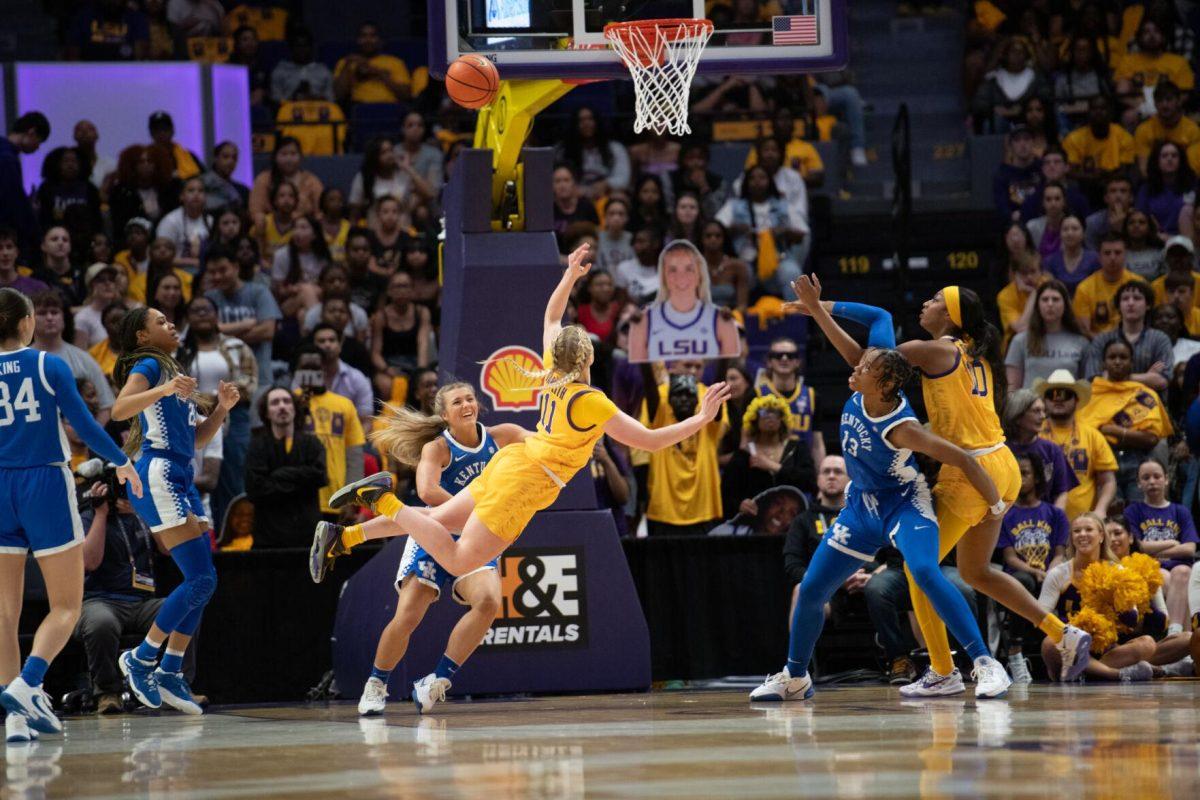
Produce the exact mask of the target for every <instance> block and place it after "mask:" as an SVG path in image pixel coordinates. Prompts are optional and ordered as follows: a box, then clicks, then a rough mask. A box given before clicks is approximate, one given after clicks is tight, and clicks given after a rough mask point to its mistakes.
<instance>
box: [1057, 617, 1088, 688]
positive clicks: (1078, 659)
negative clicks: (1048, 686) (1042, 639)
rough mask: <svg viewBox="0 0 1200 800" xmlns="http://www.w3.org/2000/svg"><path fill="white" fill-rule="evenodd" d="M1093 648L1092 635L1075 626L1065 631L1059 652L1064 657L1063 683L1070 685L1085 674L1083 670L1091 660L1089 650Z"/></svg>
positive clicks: (1059, 644)
mask: <svg viewBox="0 0 1200 800" xmlns="http://www.w3.org/2000/svg"><path fill="white" fill-rule="evenodd" d="M1091 647H1092V635H1091V634H1090V633H1088V632H1087V631H1085V630H1080V629H1079V628H1076V627H1075V626H1074V625H1068V626H1067V627H1066V629H1065V630H1063V638H1062V641H1061V642H1059V643H1058V652H1059V655H1061V656H1062V675H1061V676H1060V680H1062V682H1063V683H1070V682H1071V681H1073V680H1075V679H1076V678H1078V677H1079V676H1080V675H1082V674H1083V669H1084V667H1086V666H1087V665H1088V660H1089V659H1090V658H1091V655H1090V654H1089V652H1088V651H1089V650H1091Z"/></svg>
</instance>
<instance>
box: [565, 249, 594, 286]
mask: <svg viewBox="0 0 1200 800" xmlns="http://www.w3.org/2000/svg"><path fill="white" fill-rule="evenodd" d="M591 268H592V246H591V245H590V244H588V243H587V242H584V243H583V244H581V245H579V247H576V248H575V249H574V250H573V251H572V252H571V255H569V256H567V272H569V273H570V275H571V278H572V279H573V280H579V279H580V278H582V277H583V276H584V275H587V274H588V271H589V270H590V269H591Z"/></svg>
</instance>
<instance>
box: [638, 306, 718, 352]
mask: <svg viewBox="0 0 1200 800" xmlns="http://www.w3.org/2000/svg"><path fill="white" fill-rule="evenodd" d="M717 313H718V312H717V307H716V306H714V305H713V304H712V303H699V304H698V305H697V307H696V310H695V311H688V312H686V313H685V312H680V311H676V310H675V309H673V308H671V304H670V303H667V302H662V303H654V304H652V305H651V306H649V307H648V308H647V309H646V352H647V353H648V354H649V358H650V360H651V361H677V360H679V359H684V358H700V359H710V358H716V357H717V356H719V355H720V354H721V343H720V342H719V341H717Z"/></svg>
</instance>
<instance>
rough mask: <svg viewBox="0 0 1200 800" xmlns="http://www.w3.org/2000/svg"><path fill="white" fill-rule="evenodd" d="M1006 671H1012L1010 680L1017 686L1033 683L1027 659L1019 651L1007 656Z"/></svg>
mask: <svg viewBox="0 0 1200 800" xmlns="http://www.w3.org/2000/svg"><path fill="white" fill-rule="evenodd" d="M1008 671H1009V672H1010V673H1012V682H1013V683H1014V684H1016V685H1017V686H1028V685H1029V684H1031V683H1033V675H1032V674H1031V673H1030V672H1029V659H1028V658H1026V657H1025V656H1023V655H1021V654H1020V653H1017V654H1016V655H1011V656H1009V657H1008Z"/></svg>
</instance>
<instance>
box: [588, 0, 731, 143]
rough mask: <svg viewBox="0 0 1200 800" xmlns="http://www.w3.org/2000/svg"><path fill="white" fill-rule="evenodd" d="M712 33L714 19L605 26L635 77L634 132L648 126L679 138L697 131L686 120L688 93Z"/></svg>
mask: <svg viewBox="0 0 1200 800" xmlns="http://www.w3.org/2000/svg"><path fill="white" fill-rule="evenodd" d="M712 33H713V24H712V21H711V20H707V19H652V20H642V21H638V22H612V23H609V24H608V25H605V26H604V37H605V38H606V39H608V41H609V43H610V44H611V45H612V47H613V49H614V50H616V51H617V54H618V55H619V56H620V57H621V60H622V61H623V62H625V66H626V67H628V68H629V72H630V74H631V75H632V76H633V91H634V94H635V96H636V97H637V116H636V118H635V119H634V122H633V130H634V132H635V133H641V132H642V131H644V130H646V129H647V128H650V129H651V130H653V131H654V132H655V133H658V134H663V133H671V134H674V135H675V136H683V135H684V134H688V133H691V132H692V129H691V128H690V127H688V124H687V111H688V94H689V92H690V90H691V87H692V78H694V77H695V76H696V65H697V64H699V63H700V54H701V53H703V52H704V46H705V45H706V44H708V40H709V37H711V36H712Z"/></svg>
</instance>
